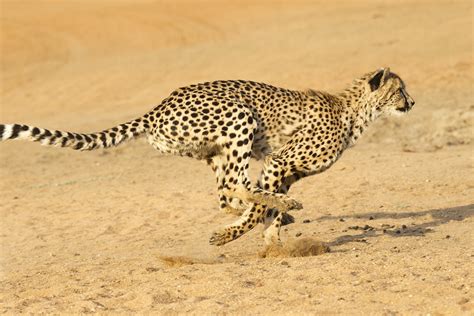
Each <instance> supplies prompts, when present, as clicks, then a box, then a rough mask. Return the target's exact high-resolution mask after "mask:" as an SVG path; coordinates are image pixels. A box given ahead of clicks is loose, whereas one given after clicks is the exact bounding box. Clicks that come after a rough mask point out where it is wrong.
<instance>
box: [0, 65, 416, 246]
mask: <svg viewBox="0 0 474 316" xmlns="http://www.w3.org/2000/svg"><path fill="white" fill-rule="evenodd" d="M414 103H415V102H414V101H413V99H412V98H411V97H410V96H409V95H408V93H407V92H406V90H405V85H404V83H403V81H402V80H401V78H400V77H399V76H397V75H396V74H394V73H392V72H390V70H389V69H388V68H385V69H379V70H377V71H375V72H371V73H368V74H366V75H364V76H362V77H361V78H359V79H356V80H354V81H353V83H352V85H351V86H350V87H349V88H348V89H346V90H344V91H342V92H340V93H338V94H329V93H326V92H321V91H314V90H309V91H305V92H302V91H292V90H287V89H282V88H277V87H273V86H270V85H267V84H263V83H256V82H252V81H242V80H238V81H214V82H206V83H201V84H195V85H190V86H188V87H183V88H179V89H177V90H175V91H174V92H173V93H171V95H170V96H169V97H167V98H166V99H164V100H163V101H162V102H161V103H160V104H159V105H158V106H156V107H155V108H154V109H153V110H151V111H150V112H148V113H146V114H145V115H143V116H142V117H140V118H137V119H135V120H133V121H130V122H128V123H125V124H121V125H118V126H116V127H113V128H110V129H107V130H104V131H102V132H99V133H93V134H79V133H70V132H62V131H56V130H48V129H44V128H39V127H31V126H28V125H20V124H7V125H3V124H2V125H0V140H7V139H27V140H30V141H35V142H40V143H41V144H42V145H50V146H57V147H69V148H72V149H76V150H93V149H98V148H107V147H112V146H117V145H119V144H120V143H122V142H124V141H125V140H128V139H132V138H135V137H138V136H140V135H145V136H146V137H147V140H148V142H149V143H150V144H151V145H152V146H153V147H155V148H156V149H157V150H159V151H160V152H162V153H164V154H174V155H181V156H189V157H194V158H197V159H200V160H204V161H206V162H207V163H208V164H210V165H211V166H212V169H213V171H214V172H215V174H216V177H217V189H218V194H219V201H220V208H221V209H223V210H226V211H230V212H232V213H239V214H241V216H240V218H239V219H238V220H237V221H235V222H234V223H232V224H230V225H228V226H226V227H225V228H223V229H222V230H220V231H218V232H216V233H214V234H213V236H212V237H211V239H210V243H211V244H213V245H223V244H225V243H228V242H230V241H232V240H234V239H236V238H238V237H240V236H242V235H243V234H244V233H246V232H248V231H249V230H251V229H252V228H254V227H255V226H256V225H257V224H258V223H262V224H264V228H265V230H264V236H265V241H266V243H267V244H271V243H277V242H279V241H280V226H281V225H282V224H286V223H290V222H292V221H293V217H292V216H291V215H289V214H287V213H286V212H287V211H289V210H292V209H300V208H302V205H301V204H300V203H299V202H298V201H296V200H294V199H292V198H290V197H289V196H287V195H286V193H287V192H288V189H289V188H290V186H291V185H292V184H293V183H295V182H296V181H298V180H299V179H301V178H303V177H306V176H309V175H314V174H317V173H321V172H323V171H324V170H326V169H328V168H329V167H330V166H331V165H332V164H333V163H334V162H336V160H337V159H338V158H339V157H340V156H341V154H342V153H343V152H344V150H345V149H346V148H348V147H350V146H352V145H354V143H355V142H356V141H357V139H358V138H359V137H360V135H361V134H362V132H363V131H364V130H365V128H366V127H367V126H368V125H369V123H370V122H372V121H374V120H375V119H376V118H378V117H379V116H381V115H387V114H397V113H406V112H408V111H409V110H410V109H411V108H412V107H413V105H414ZM251 157H254V158H256V159H262V158H263V159H265V163H264V167H263V170H262V173H261V176H260V179H259V181H258V183H257V184H255V185H254V184H252V183H251V182H250V180H249V177H248V174H247V170H248V167H249V161H250V158H251Z"/></svg>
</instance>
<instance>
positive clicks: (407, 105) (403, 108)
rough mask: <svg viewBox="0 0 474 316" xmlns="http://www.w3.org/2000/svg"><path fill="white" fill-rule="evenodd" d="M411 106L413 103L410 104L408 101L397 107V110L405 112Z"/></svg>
mask: <svg viewBox="0 0 474 316" xmlns="http://www.w3.org/2000/svg"><path fill="white" fill-rule="evenodd" d="M412 107H413V105H410V104H409V103H408V102H406V103H405V105H404V106H403V107H402V108H397V111H399V112H402V113H407V112H408V111H410V110H411V108H412Z"/></svg>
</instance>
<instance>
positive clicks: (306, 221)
mask: <svg viewBox="0 0 474 316" xmlns="http://www.w3.org/2000/svg"><path fill="white" fill-rule="evenodd" d="M303 223H305V224H308V223H311V221H310V220H309V219H305V220H304V221H303Z"/></svg>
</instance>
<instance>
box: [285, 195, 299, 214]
mask: <svg viewBox="0 0 474 316" xmlns="http://www.w3.org/2000/svg"><path fill="white" fill-rule="evenodd" d="M284 203H285V205H286V210H287V211H291V210H301V209H302V208H303V204H302V203H301V202H299V201H297V200H295V199H293V198H290V197H287V198H286V199H285V202H284Z"/></svg>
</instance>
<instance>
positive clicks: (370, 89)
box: [366, 68, 415, 116]
mask: <svg viewBox="0 0 474 316" xmlns="http://www.w3.org/2000/svg"><path fill="white" fill-rule="evenodd" d="M366 90H367V97H368V101H369V102H370V103H371V104H372V106H373V108H374V110H375V112H376V115H377V116H378V115H401V114H404V113H407V112H408V111H410V110H411V108H412V107H413V105H415V101H414V100H413V99H412V98H411V97H410V95H409V94H408V92H407V91H406V89H405V83H404V82H403V80H402V79H401V78H400V77H399V76H398V75H396V74H394V73H393V72H390V68H382V69H379V70H377V71H375V72H373V73H371V74H369V75H368V77H367V79H366Z"/></svg>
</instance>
